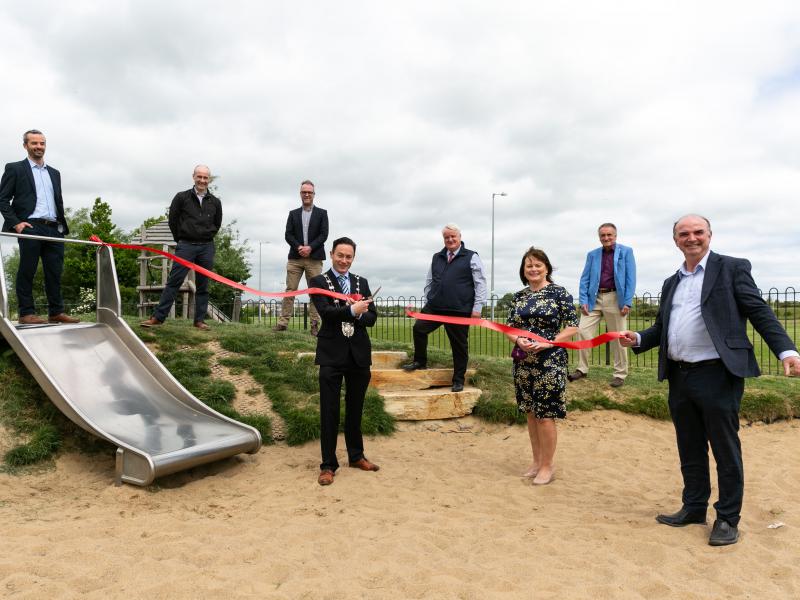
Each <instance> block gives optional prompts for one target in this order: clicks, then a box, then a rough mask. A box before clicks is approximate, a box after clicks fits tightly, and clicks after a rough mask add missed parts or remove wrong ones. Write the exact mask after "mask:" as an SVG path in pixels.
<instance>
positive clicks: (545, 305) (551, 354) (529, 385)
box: [508, 283, 578, 419]
mask: <svg viewBox="0 0 800 600" xmlns="http://www.w3.org/2000/svg"><path fill="white" fill-rule="evenodd" d="M508 324H509V325H510V326H511V327H516V328H517V329H525V330H526V331H530V332H532V333H535V334H536V335H540V336H542V337H543V338H545V339H548V340H552V339H553V338H555V337H556V335H558V334H559V332H560V331H561V330H562V329H564V328H565V327H577V326H578V316H577V312H576V310H575V306H574V305H573V302H572V296H571V295H570V294H569V292H567V290H565V289H564V288H563V287H561V286H559V285H555V284H553V283H551V284H549V285H546V286H544V287H543V288H542V289H541V290H538V291H533V290H531V289H530V288H529V287H526V288H524V289H522V290H520V291H518V292H517V293H516V294H514V298H513V300H512V301H511V308H510V309H509V311H508ZM567 368H568V356H567V351H566V350H564V349H563V348H558V347H555V348H549V349H547V350H543V351H542V352H539V353H538V354H534V353H533V352H529V353H528V356H527V357H526V358H525V359H523V360H521V361H514V388H515V391H516V395H517V406H518V407H519V410H520V411H522V412H526V413H530V412H533V413H534V415H535V416H536V418H537V419H563V418H564V417H566V416H567V406H566V401H565V398H564V390H565V389H566V387H567Z"/></svg>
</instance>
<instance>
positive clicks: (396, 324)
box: [9, 287, 800, 374]
mask: <svg viewBox="0 0 800 600" xmlns="http://www.w3.org/2000/svg"><path fill="white" fill-rule="evenodd" d="M762 297H763V298H764V300H765V301H766V302H767V304H768V305H769V307H770V308H771V309H772V311H773V312H774V313H775V316H776V317H777V318H778V320H779V321H780V323H781V325H783V327H784V329H785V330H786V332H787V333H788V334H789V337H790V338H791V339H792V340H794V343H795V345H798V342H800V298H798V293H797V291H796V290H795V288H793V287H788V288H786V289H785V290H783V291H780V290H778V289H776V288H771V289H770V290H768V291H767V292H763V293H762ZM10 300H11V302H10V304H12V306H9V309H10V310H11V312H12V313H13V312H15V306H13V305H14V304H15V303H16V302H15V299H14V298H13V295H12V298H10ZM659 300H660V294H656V295H653V294H650V293H647V292H645V293H643V294H642V295H640V296H636V297H635V298H634V299H633V307H632V308H631V312H630V315H629V316H628V328H629V329H633V330H641V329H645V328H647V327H649V326H650V325H652V323H653V321H654V320H655V317H656V314H657V313H658V306H659ZM93 302H94V298H93V296H92V297H89V296H88V295H87V297H86V298H85V299H84V300H83V302H82V303H81V305H80V306H78V305H75V306H67V307H66V308H67V310H68V311H69V312H72V313H75V312H79V313H80V312H91V311H93V310H94V304H93ZM178 302H180V300H179V301H178ZM423 304H424V301H423V299H421V298H417V297H414V296H410V297H404V296H398V297H392V296H387V297H378V298H376V299H375V305H376V306H377V309H378V314H379V315H380V318H379V319H378V322H377V324H376V325H375V327H372V328H370V336H371V337H372V338H373V339H376V340H390V341H398V342H405V343H408V344H411V343H412V341H413V340H412V327H413V325H414V319H411V318H409V317H407V316H406V308H409V309H411V310H414V311H418V310H420V309H422V306H423ZM37 305H39V306H46V299H45V298H37ZM281 307H282V301H281V300H261V301H256V300H247V301H242V300H240V299H239V297H238V296H233V295H232V296H231V301H230V302H229V303H227V304H224V305H221V306H217V307H215V308H216V309H217V310H218V311H220V312H221V313H224V314H225V315H227V317H229V318H230V319H231V320H232V321H234V322H238V323H244V324H248V325H252V326H254V327H274V326H275V325H276V324H277V322H278V318H279V317H280V313H281ZM492 307H494V316H495V321H497V322H498V323H505V321H506V314H507V310H508V307H507V306H504V305H503V303H502V302H501V301H500V298H499V297H494V298H492V302H491V303H489V304H488V305H487V306H486V307H484V309H483V317H484V318H485V319H489V318H491V314H492ZM123 313H124V314H125V315H126V316H129V317H133V318H135V317H137V316H138V315H139V308H138V306H137V305H136V304H135V303H128V304H125V305H123ZM310 327H311V321H310V316H309V303H308V301H307V300H306V301H296V302H295V303H294V312H293V315H292V317H291V318H290V319H289V328H290V329H295V330H309V329H310ZM605 331H606V330H605V323H601V325H600V329H599V331H598V335H599V334H600V333H604V332H605ZM748 336H749V338H750V340H751V342H752V343H753V348H754V350H755V354H756V358H757V360H758V363H759V365H760V366H761V370H762V372H763V373H765V374H779V373H782V372H783V368H782V366H781V364H780V361H778V359H777V358H776V357H775V355H774V354H772V352H771V351H770V349H769V348H768V347H767V345H766V343H764V341H763V340H762V339H761V336H760V335H758V333H757V332H755V331H754V330H753V328H752V327H750V326H748ZM612 343H613V342H612ZM428 344H429V347H432V348H439V349H442V350H449V347H450V345H449V342H448V340H447V335H446V334H445V332H444V328H439V329H438V330H436V331H435V332H434V333H433V334H431V336H430V337H429V338H428ZM469 346H470V353H471V354H472V355H478V354H482V355H488V356H508V355H509V354H510V353H511V344H510V342H509V341H508V340H507V339H506V338H505V336H504V335H502V334H500V333H498V332H496V331H491V330H489V329H485V328H482V327H474V328H472V330H471V331H470V336H469ZM569 354H570V362H571V363H573V362H575V361H576V360H577V354H576V352H574V351H572V350H570V351H569ZM628 359H629V361H630V364H631V365H635V366H646V367H654V366H656V365H657V364H658V350H657V349H653V350H650V351H648V352H644V353H642V354H633V353H632V352H629V353H628ZM590 364H595V365H610V364H612V356H611V349H610V346H609V344H603V345H602V346H598V347H597V348H593V349H592V350H591V351H590Z"/></svg>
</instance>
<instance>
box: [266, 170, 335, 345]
mask: <svg viewBox="0 0 800 600" xmlns="http://www.w3.org/2000/svg"><path fill="white" fill-rule="evenodd" d="M315 193H316V192H315V190H314V184H313V183H312V182H311V181H309V180H307V179H306V180H305V181H304V182H303V183H301V184H300V201H301V202H302V206H301V207H300V208H296V209H294V210H292V211H289V218H288V219H286V235H285V236H284V238H285V239H286V243H287V244H289V260H288V261H287V263H286V291H287V292H292V291H294V290H296V289H297V288H298V286H299V285H300V278H301V277H302V276H303V273H305V275H306V284H308V285H309V287H310V283H309V282H310V281H311V279H312V278H313V277H316V276H317V275H319V274H320V273H322V261H323V260H325V240H327V239H328V213H327V211H325V210H324V209H322V208H319V207H318V206H315V205H314V195H315ZM293 307H294V298H292V297H288V298H284V299H283V307H282V309H281V318H280V319H278V323H277V325H275V328H274V329H275V331H286V329H287V328H288V327H289V317H291V316H292V308H293ZM309 312H310V315H311V335H317V332H318V331H319V313H318V312H317V309H316V308H315V306H314V304H311V309H310V311H309Z"/></svg>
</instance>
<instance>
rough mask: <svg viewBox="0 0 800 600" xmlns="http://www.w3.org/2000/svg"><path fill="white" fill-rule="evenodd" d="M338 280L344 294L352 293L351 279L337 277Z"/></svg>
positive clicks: (345, 276) (343, 276)
mask: <svg viewBox="0 0 800 600" xmlns="http://www.w3.org/2000/svg"><path fill="white" fill-rule="evenodd" d="M336 279H338V280H339V287H340V288H342V293H343V294H349V293H350V278H349V277H348V276H347V275H337V277H336Z"/></svg>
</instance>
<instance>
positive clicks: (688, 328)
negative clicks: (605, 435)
mask: <svg viewBox="0 0 800 600" xmlns="http://www.w3.org/2000/svg"><path fill="white" fill-rule="evenodd" d="M673 238H674V240H675V245H676V246H677V247H678V249H680V251H681V252H682V253H683V256H684V258H685V262H684V263H683V264H682V265H681V267H680V268H679V269H678V271H677V273H675V274H674V275H672V276H671V277H669V278H668V279H667V280H666V281H664V286H663V287H662V289H661V305H660V308H659V311H658V316H657V317H656V321H655V323H654V324H653V325H652V327H649V328H648V329H645V330H644V331H640V332H638V333H636V332H633V331H623V332H622V335H623V337H622V338H620V342H621V343H622V344H623V345H624V346H628V347H633V351H634V352H635V353H640V352H644V351H645V350H649V349H650V348H654V347H658V348H659V355H658V378H659V380H664V379H667V380H668V381H669V410H670V414H671V416H672V422H673V424H674V426H675V434H676V438H677V444H678V454H679V456H680V462H681V473H682V475H683V506H682V507H681V509H680V510H679V511H678V512H676V513H674V514H661V515H658V516H657V517H656V520H657V521H658V522H659V523H663V524H665V525H670V526H672V527H683V526H684V525H689V524H692V523H705V522H706V510H707V508H708V499H709V497H710V495H711V478H710V474H709V467H708V446H709V445H710V446H711V451H712V452H713V453H714V458H715V460H716V462H717V481H718V484H719V500H718V501H717V502H716V503H715V504H714V508H715V510H716V513H717V514H716V520H715V521H714V526H713V528H712V530H711V535H710V537H709V540H708V543H709V544H710V545H712V546H725V545H728V544H735V543H736V542H737V541H738V539H739V530H738V524H739V519H740V512H741V508H742V497H743V494H744V467H743V464H742V448H741V444H740V442H739V405H740V403H741V399H742V393H743V392H744V378H745V377H757V376H758V375H759V369H758V364H757V363H756V357H755V354H754V352H753V346H752V344H751V343H750V340H749V339H748V338H747V321H748V320H749V321H750V323H752V325H753V327H754V328H755V330H756V331H758V333H759V334H760V335H761V337H762V338H763V339H764V341H765V342H766V343H767V345H768V346H769V348H770V350H772V351H773V352H774V353H775V354H776V356H777V357H778V359H779V360H781V361H783V369H784V373H785V374H786V375H787V376H792V375H794V376H798V375H800V355H798V353H797V348H795V346H794V344H793V343H792V340H791V339H789V336H788V335H786V331H785V330H784V329H783V327H782V326H781V324H780V322H779V321H778V320H777V318H776V317H775V315H774V313H773V312H772V310H770V308H769V306H767V304H766V302H764V300H763V299H762V298H761V294H760V293H759V291H758V288H757V287H756V284H755V282H754V281H753V278H752V276H751V275H750V262H749V261H747V260H745V259H742V258H733V257H731V256H723V255H721V254H716V253H715V252H711V251H709V243H710V241H711V224H710V223H709V221H708V219H706V218H705V217H701V216H699V215H686V216H684V217H681V218H680V219H679V220H678V221H677V222H676V223H675V225H674V226H673Z"/></svg>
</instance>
